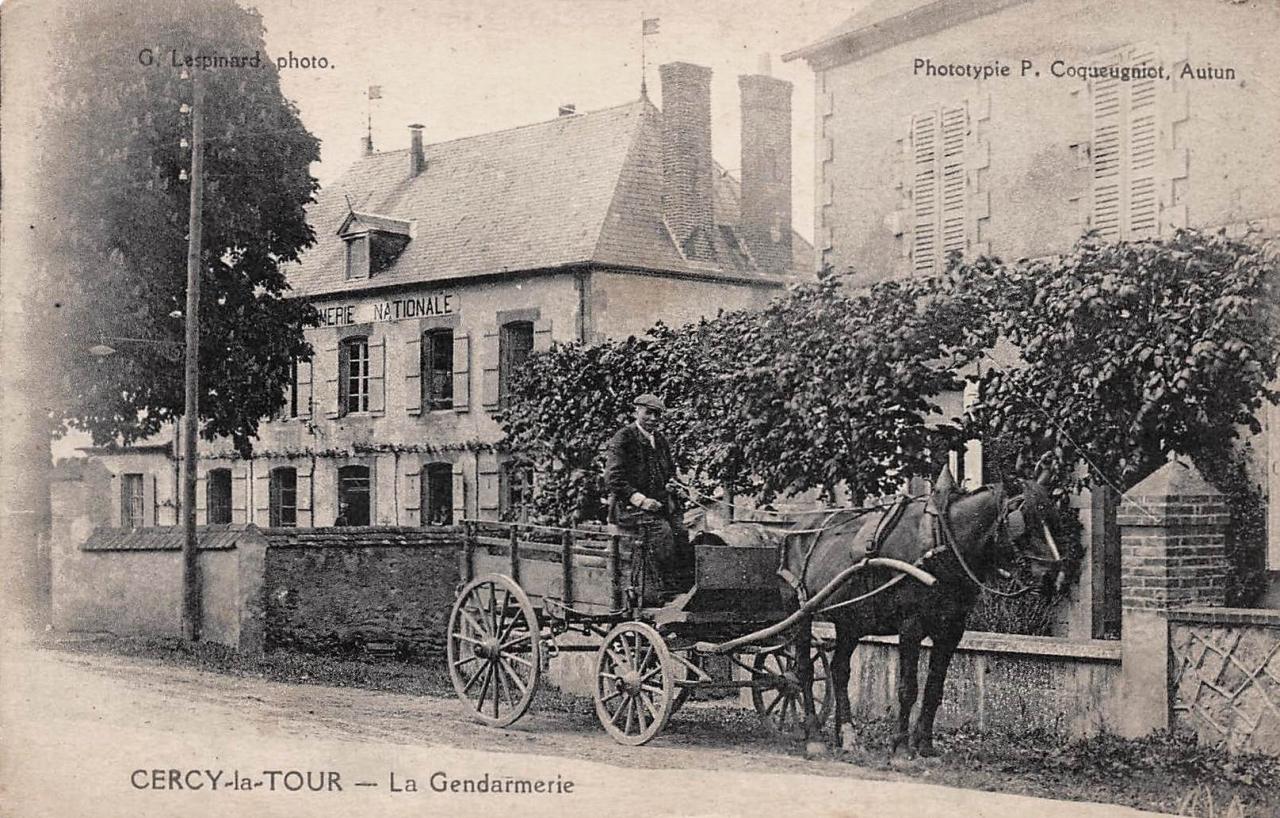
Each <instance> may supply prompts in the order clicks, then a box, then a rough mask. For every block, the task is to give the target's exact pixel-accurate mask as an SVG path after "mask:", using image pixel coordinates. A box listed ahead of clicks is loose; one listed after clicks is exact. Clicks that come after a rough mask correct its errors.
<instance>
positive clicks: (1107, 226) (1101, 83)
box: [1090, 55, 1124, 241]
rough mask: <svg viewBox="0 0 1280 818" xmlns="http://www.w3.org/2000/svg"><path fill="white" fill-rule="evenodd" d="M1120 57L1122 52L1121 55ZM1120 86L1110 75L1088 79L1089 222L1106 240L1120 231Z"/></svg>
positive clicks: (1114, 237) (1122, 103) (1121, 106)
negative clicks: (1090, 117)
mask: <svg viewBox="0 0 1280 818" xmlns="http://www.w3.org/2000/svg"><path fill="white" fill-rule="evenodd" d="M1121 56H1122V55H1121ZM1123 96H1124V86H1123V85H1122V84H1121V83H1120V82H1119V81H1118V80H1115V79H1112V78H1111V77H1096V78H1094V79H1093V80H1092V82H1091V88H1090V97H1091V98H1090V106H1091V108H1092V112H1093V124H1092V132H1091V136H1090V153H1091V156H1092V161H1093V168H1092V170H1091V175H1092V179H1093V209H1092V213H1091V214H1090V215H1091V218H1090V224H1091V226H1092V228H1093V229H1094V230H1097V231H1098V233H1099V235H1101V237H1102V238H1104V239H1106V240H1107V241H1117V240H1119V238H1120V234H1121V192H1122V186H1123V181H1122V177H1121V141H1122V140H1121V131H1120V125H1121V122H1122V118H1123V108H1124V99H1123Z"/></svg>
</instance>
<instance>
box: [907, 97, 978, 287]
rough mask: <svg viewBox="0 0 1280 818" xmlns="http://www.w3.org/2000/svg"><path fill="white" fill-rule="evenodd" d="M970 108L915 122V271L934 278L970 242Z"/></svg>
mask: <svg viewBox="0 0 1280 818" xmlns="http://www.w3.org/2000/svg"><path fill="white" fill-rule="evenodd" d="M968 136H969V113H968V108H967V106H964V105H961V106H955V107H946V106H944V107H942V108H939V109H935V110H932V111H927V112H924V113H921V114H918V115H916V116H914V117H912V118H911V134H910V138H911V271H912V272H913V273H915V274H918V275H932V274H933V273H936V272H938V271H940V270H942V269H943V268H944V267H945V266H946V259H947V254H948V253H950V252H952V251H959V252H964V251H965V250H966V249H967V248H968V244H969V231H968V222H967V219H968V206H967V205H968V176H967V171H966V164H965V162H966V157H965V146H966V143H967V141H968Z"/></svg>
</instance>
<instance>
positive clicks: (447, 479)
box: [422, 463, 453, 526]
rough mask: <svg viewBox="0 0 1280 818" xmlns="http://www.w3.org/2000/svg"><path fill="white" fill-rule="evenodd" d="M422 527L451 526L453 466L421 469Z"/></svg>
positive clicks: (447, 464)
mask: <svg viewBox="0 0 1280 818" xmlns="http://www.w3.org/2000/svg"><path fill="white" fill-rule="evenodd" d="M422 525H424V526H426V525H453V465H452V464H449V463H428V464H427V465H425V466H423V467H422Z"/></svg>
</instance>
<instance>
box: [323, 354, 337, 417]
mask: <svg viewBox="0 0 1280 818" xmlns="http://www.w3.org/2000/svg"><path fill="white" fill-rule="evenodd" d="M324 361H325V366H326V367H330V366H332V367H333V369H332V370H330V371H332V372H333V377H331V378H325V379H324V391H323V392H322V393H321V394H320V397H319V403H320V405H321V406H323V407H324V416H325V417H327V418H331V419H332V418H336V417H338V415H339V414H340V412H339V407H338V398H339V391H338V375H339V374H340V373H341V370H342V361H341V359H340V358H339V356H338V345H337V344H333V345H332V346H327V347H325V348H324Z"/></svg>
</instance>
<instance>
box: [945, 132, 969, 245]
mask: <svg viewBox="0 0 1280 818" xmlns="http://www.w3.org/2000/svg"><path fill="white" fill-rule="evenodd" d="M941 124H942V151H941V157H940V160H941V161H940V165H941V173H940V176H941V181H942V191H941V192H942V196H941V215H942V230H941V233H942V247H941V252H940V253H938V267H939V268H941V267H943V266H945V264H946V259H947V254H948V253H950V252H951V251H952V250H958V251H960V252H962V253H963V252H964V251H965V250H966V249H968V230H967V229H966V219H967V216H968V213H967V207H966V205H967V201H966V199H967V193H968V178H967V171H966V165H965V151H964V148H965V141H966V140H967V138H968V134H969V116H968V112H967V111H966V110H965V109H964V108H963V107H960V108H943V109H942V123H941Z"/></svg>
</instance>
